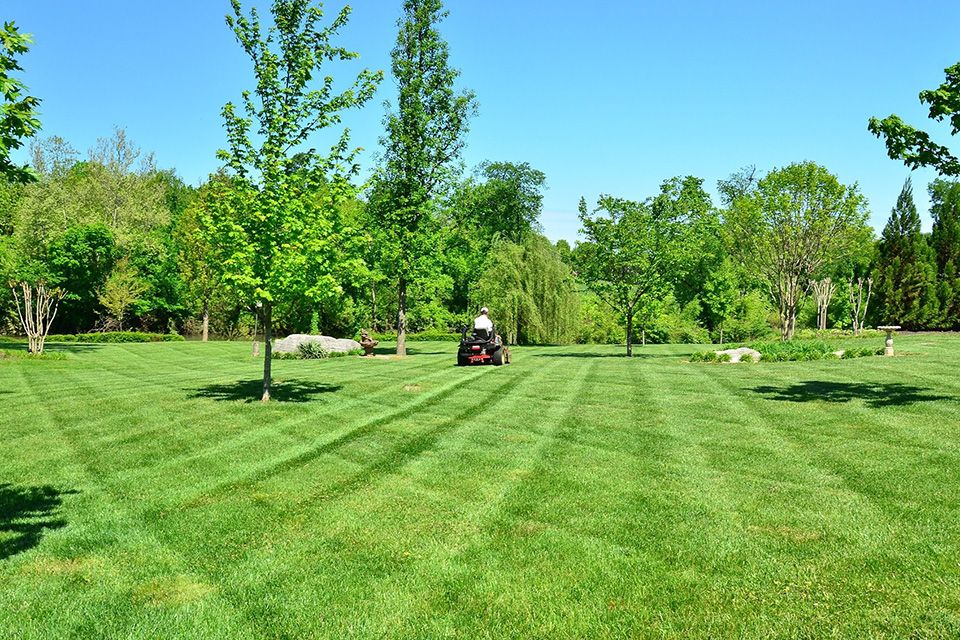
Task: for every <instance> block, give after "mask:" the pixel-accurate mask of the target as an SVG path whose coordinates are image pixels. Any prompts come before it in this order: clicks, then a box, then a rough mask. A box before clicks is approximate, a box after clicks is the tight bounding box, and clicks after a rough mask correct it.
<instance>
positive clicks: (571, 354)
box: [533, 351, 678, 360]
mask: <svg viewBox="0 0 960 640" xmlns="http://www.w3.org/2000/svg"><path fill="white" fill-rule="evenodd" d="M533 355H534V357H536V358H622V359H624V360H642V359H647V358H677V357H678V356H677V354H675V353H636V352H634V354H633V355H632V356H630V358H627V354H625V353H590V352H578V351H570V352H567V353H535V354H533Z"/></svg>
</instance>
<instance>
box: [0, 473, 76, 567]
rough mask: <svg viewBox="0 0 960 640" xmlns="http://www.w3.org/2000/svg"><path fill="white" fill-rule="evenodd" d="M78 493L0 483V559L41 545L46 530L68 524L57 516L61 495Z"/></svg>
mask: <svg viewBox="0 0 960 640" xmlns="http://www.w3.org/2000/svg"><path fill="white" fill-rule="evenodd" d="M74 493H77V491H73V490H69V491H60V490H58V489H56V488H55V487H51V486H49V485H45V486H42V487H15V486H13V485H12V484H9V483H2V484H0V560H5V559H7V558H9V557H11V556H14V555H16V554H18V553H21V552H23V551H27V550H28V549H32V548H33V547H35V546H37V545H38V544H40V539H41V538H42V537H43V533H44V531H45V530H46V529H59V528H61V527H65V526H66V525H67V521H66V520H64V519H63V518H58V517H57V510H58V509H59V508H60V505H62V504H63V498H62V497H61V496H64V495H68V494H74ZM11 534H12V537H11Z"/></svg>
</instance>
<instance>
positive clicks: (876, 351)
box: [843, 347, 883, 360]
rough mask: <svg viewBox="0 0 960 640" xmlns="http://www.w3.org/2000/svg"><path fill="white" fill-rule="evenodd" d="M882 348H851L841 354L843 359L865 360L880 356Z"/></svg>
mask: <svg viewBox="0 0 960 640" xmlns="http://www.w3.org/2000/svg"><path fill="white" fill-rule="evenodd" d="M882 355H883V347H876V348H873V347H853V348H852V349H847V350H845V351H844V352H843V358H844V359H845V360H846V359H847V358H866V357H868V356H882Z"/></svg>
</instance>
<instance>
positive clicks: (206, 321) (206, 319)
mask: <svg viewBox="0 0 960 640" xmlns="http://www.w3.org/2000/svg"><path fill="white" fill-rule="evenodd" d="M209 339H210V303H209V302H207V301H206V300H204V301H203V341H204V342H206V341H208V340H209Z"/></svg>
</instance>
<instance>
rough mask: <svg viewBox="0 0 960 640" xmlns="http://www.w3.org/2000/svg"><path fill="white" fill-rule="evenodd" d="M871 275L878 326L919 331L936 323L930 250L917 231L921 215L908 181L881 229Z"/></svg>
mask: <svg viewBox="0 0 960 640" xmlns="http://www.w3.org/2000/svg"><path fill="white" fill-rule="evenodd" d="M878 253H879V255H878V258H877V267H876V272H875V274H874V283H875V285H874V286H875V291H876V297H877V305H876V306H875V307H874V309H876V316H875V317H876V319H877V321H878V324H899V325H902V326H903V327H904V328H906V329H922V328H926V327H929V326H931V324H933V323H934V322H935V321H936V311H937V296H936V267H935V263H934V259H933V250H932V249H931V247H930V245H929V244H928V243H927V239H926V238H925V237H924V236H923V234H922V233H921V231H920V216H919V215H918V214H917V207H916V204H914V202H913V186H912V184H911V182H910V179H909V178H907V180H906V182H904V184H903V189H902V190H901V191H900V196H899V197H898V198H897V205H896V206H895V207H894V208H893V210H892V211H891V212H890V220H889V221H888V222H887V226H885V227H884V228H883V234H882V236H881V239H880V246H879V252H878Z"/></svg>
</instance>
